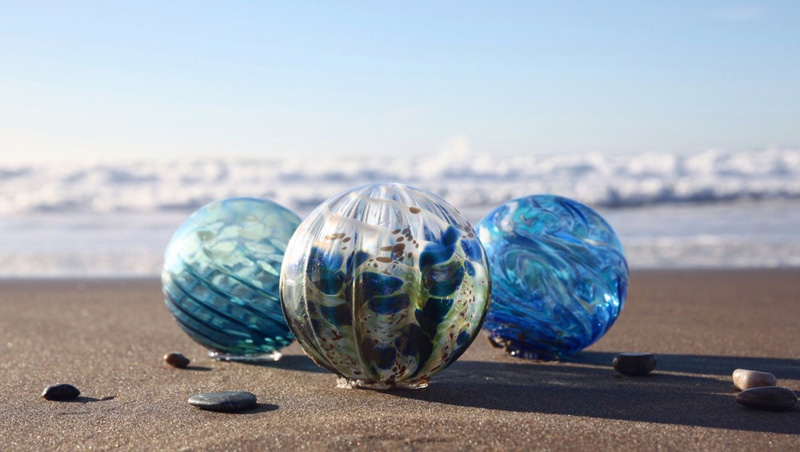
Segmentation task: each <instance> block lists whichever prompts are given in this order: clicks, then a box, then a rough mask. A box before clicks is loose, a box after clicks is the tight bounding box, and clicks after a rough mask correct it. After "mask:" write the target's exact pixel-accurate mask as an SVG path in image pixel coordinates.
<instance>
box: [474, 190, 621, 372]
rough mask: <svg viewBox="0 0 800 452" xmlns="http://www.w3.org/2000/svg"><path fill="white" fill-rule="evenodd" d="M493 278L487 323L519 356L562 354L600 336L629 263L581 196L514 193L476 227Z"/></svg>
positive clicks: (615, 310) (616, 308)
mask: <svg viewBox="0 0 800 452" xmlns="http://www.w3.org/2000/svg"><path fill="white" fill-rule="evenodd" d="M477 232H478V237H479V238H480V240H481V242H482V244H483V246H484V248H485V249H486V254H487V256H488V257H489V262H490V266H491V272H492V280H493V283H494V286H493V289H492V306H491V308H490V310H489V314H488V316H487V318H486V324H485V329H486V331H487V333H488V336H489V341H490V342H491V343H492V344H494V345H496V346H498V347H503V348H505V349H506V351H507V352H509V353H511V354H512V355H515V356H520V357H525V358H535V359H548V360H549V359H558V358H561V357H564V356H567V355H570V354H572V353H575V352H578V351H580V350H582V349H583V348H585V347H587V346H589V345H591V344H592V343H594V342H595V341H597V340H598V339H599V338H600V337H601V336H602V335H603V334H605V332H606V331H608V329H609V328H610V327H611V325H613V323H614V321H615V320H616V318H617V316H618V315H619V313H620V311H621V310H622V307H623V305H624V303H625V294H626V291H627V287H628V265H627V263H626V261H625V253H624V251H623V249H622V245H621V244H620V241H619V239H618V238H617V235H616V234H615V233H614V231H613V230H612V229H611V226H609V224H608V223H607V222H606V221H605V220H603V218H602V217H600V215H598V214H597V213H596V212H595V211H594V210H592V209H590V208H589V207H586V206H585V205H583V204H580V203H578V202H576V201H573V200H570V199H567V198H563V197H559V196H550V195H536V196H529V197H525V198H519V199H515V200H512V201H508V202H506V203H505V204H503V205H501V206H500V207H498V208H496V209H494V210H493V211H492V212H490V213H489V214H488V215H486V217H484V218H483V219H482V220H481V221H480V223H478V227H477Z"/></svg>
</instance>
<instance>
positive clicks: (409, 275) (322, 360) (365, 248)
mask: <svg viewBox="0 0 800 452" xmlns="http://www.w3.org/2000/svg"><path fill="white" fill-rule="evenodd" d="M490 284H491V281H490V276H489V270H488V267H487V265H486V255H485V254H484V252H483V248H482V247H481V245H480V242H479V241H478V239H477V237H476V236H475V232H474V230H473V229H472V226H470V225H469V223H468V222H467V221H466V220H465V219H464V218H463V217H462V216H461V215H460V214H459V213H458V211H457V210H456V209H455V208H453V207H452V206H450V205H449V204H448V203H447V202H446V201H444V200H443V199H441V198H439V197H437V196H435V195H432V194H430V193H427V192H425V191H422V190H419V189H416V188H412V187H407V186H404V185H399V184H374V185H367V186H363V187H359V188H355V189H353V190H350V191H347V192H345V193H342V194H339V195H337V196H334V197H333V198H331V199H329V200H328V201H326V202H324V203H323V204H322V205H320V206H319V207H318V208H317V209H316V210H314V212H312V213H311V214H310V215H309V217H308V218H307V219H306V220H305V221H303V223H302V224H301V225H300V227H299V228H298V229H297V232H296V233H295V234H294V236H293V237H292V240H291V241H290V242H289V246H288V247H287V250H286V257H285V260H284V265H283V269H282V272H281V302H282V303H283V309H284V314H285V315H286V320H287V321H288V323H289V327H290V328H291V330H292V332H293V333H294V335H295V337H297V340H298V342H299V343H300V345H302V346H303V349H304V350H305V351H306V353H307V354H308V355H309V356H310V357H311V358H312V359H313V360H314V361H315V362H316V363H317V364H319V365H320V366H322V367H324V368H326V369H328V370H330V371H332V372H334V373H336V374H338V375H339V376H340V379H339V385H340V386H343V387H356V386H360V387H369V388H374V389H384V388H389V387H395V386H401V387H410V388H419V387H425V386H426V385H427V384H428V380H429V378H430V377H431V375H433V374H435V373H437V372H439V371H441V370H442V369H444V368H445V367H447V366H448V365H449V364H451V363H452V362H454V361H455V360H456V359H457V358H458V357H459V356H460V355H461V354H462V353H463V352H464V351H465V350H466V349H467V347H468V346H469V345H470V343H472V341H473V340H474V339H475V335H476V333H477V332H478V331H479V330H480V328H481V324H482V323H483V320H484V317H485V316H486V310H487V307H488V303H489V291H490Z"/></svg>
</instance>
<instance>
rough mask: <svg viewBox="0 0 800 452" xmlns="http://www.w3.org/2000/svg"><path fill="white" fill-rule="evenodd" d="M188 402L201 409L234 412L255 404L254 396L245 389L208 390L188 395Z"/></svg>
mask: <svg viewBox="0 0 800 452" xmlns="http://www.w3.org/2000/svg"><path fill="white" fill-rule="evenodd" d="M189 404H190V405H194V406H196V407H198V408H200V409H202V410H209V411H222V412H234V411H242V410H247V409H249V408H253V407H254V406H256V396H255V394H253V393H251V392H246V391H225V392H208V393H205V394H197V395H193V396H191V397H189Z"/></svg>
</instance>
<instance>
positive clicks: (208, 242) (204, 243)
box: [161, 198, 300, 361]
mask: <svg viewBox="0 0 800 452" xmlns="http://www.w3.org/2000/svg"><path fill="white" fill-rule="evenodd" d="M299 224H300V218H299V217H298V216H297V215H295V214H294V213H292V212H291V211H289V210H287V209H285V208H284V207H281V206H280V205H278V204H276V203H274V202H272V201H268V200H265V199H256V198H229V199H224V200H221V201H215V202H212V203H210V204H208V205H206V206H204V207H202V208H200V209H199V210H198V211H196V212H195V213H193V214H192V215H191V216H190V217H189V218H188V219H187V220H186V221H185V222H184V223H183V224H182V225H181V227H180V228H179V229H178V230H177V231H176V232H175V234H174V235H173V236H172V240H171V241H170V242H169V245H168V246H167V251H166V254H165V257H164V270H163V272H162V274H161V280H162V283H163V290H164V301H165V302H166V304H167V307H168V308H169V310H170V311H171V312H172V314H173V315H174V317H175V320H176V321H177V322H178V325H179V326H180V327H181V329H183V331H185V332H186V334H188V335H189V336H190V337H191V338H192V339H194V340H195V341H197V342H199V343H200V344H202V345H204V346H205V347H207V348H209V349H210V350H211V353H210V355H211V356H212V357H213V358H215V359H220V360H233V361H270V360H273V361H274V360H278V359H280V357H281V354H280V352H279V351H278V350H280V349H281V348H283V347H285V346H287V345H289V344H290V343H291V342H292V341H293V340H294V338H293V337H292V334H291V333H290V331H289V328H288V327H287V325H286V321H285V320H284V318H283V313H282V311H281V305H280V295H279V291H278V283H279V280H280V269H281V262H282V260H283V253H284V251H285V250H286V244H287V243H288V242H289V239H290V238H291V236H292V234H293V233H294V231H295V230H296V229H297V226H298V225H299Z"/></svg>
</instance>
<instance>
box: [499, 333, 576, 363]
mask: <svg viewBox="0 0 800 452" xmlns="http://www.w3.org/2000/svg"><path fill="white" fill-rule="evenodd" d="M486 339H487V340H488V341H489V344H490V345H491V346H492V347H495V348H502V349H503V351H504V352H506V353H508V354H509V355H511V356H513V357H515V358H522V359H535V360H540V361H558V360H560V359H561V358H562V357H561V356H558V355H553V354H552V353H546V352H543V351H542V350H535V349H531V348H530V347H529V346H528V345H527V344H523V343H520V342H517V341H513V340H510V339H503V338H501V337H492V336H486Z"/></svg>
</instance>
